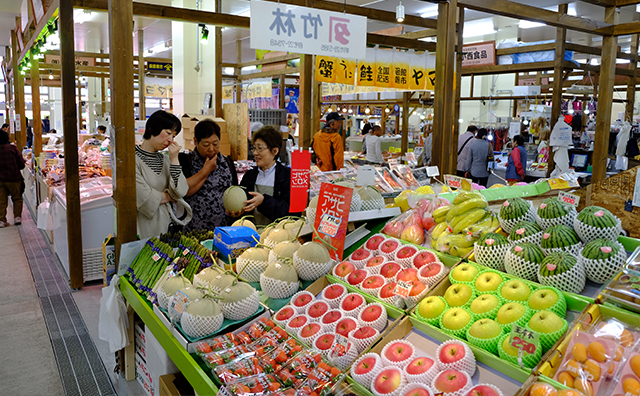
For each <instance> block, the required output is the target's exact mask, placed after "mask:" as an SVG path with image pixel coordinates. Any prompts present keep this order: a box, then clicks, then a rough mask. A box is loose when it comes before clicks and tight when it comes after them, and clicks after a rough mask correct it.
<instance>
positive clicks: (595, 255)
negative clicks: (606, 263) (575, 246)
mask: <svg viewBox="0 0 640 396" xmlns="http://www.w3.org/2000/svg"><path fill="white" fill-rule="evenodd" d="M619 251H620V245H619V244H618V243H617V242H615V241H613V240H611V239H605V238H600V239H596V240H595V241H591V242H589V243H587V244H586V245H585V247H584V249H582V257H584V258H586V259H589V260H607V259H609V258H611V257H615V256H616V254H618V252H619Z"/></svg>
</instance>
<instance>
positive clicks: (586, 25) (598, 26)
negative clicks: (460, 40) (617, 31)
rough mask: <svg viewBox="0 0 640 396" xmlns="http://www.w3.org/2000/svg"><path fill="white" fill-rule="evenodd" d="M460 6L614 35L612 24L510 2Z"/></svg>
mask: <svg viewBox="0 0 640 396" xmlns="http://www.w3.org/2000/svg"><path fill="white" fill-rule="evenodd" d="M458 4H459V5H460V6H464V7H466V8H469V9H471V10H474V11H481V12H487V13H489V14H493V15H501V16H505V17H509V18H514V19H524V20H527V21H532V22H539V23H544V24H547V25H549V26H554V27H557V28H564V29H570V30H576V31H579V32H584V33H589V34H601V35H611V34H613V26H612V24H610V23H605V22H598V21H594V20H591V19H586V18H580V17H577V16H571V15H566V14H562V13H560V12H555V11H549V10H545V9H544V8H538V7H534V6H530V5H526V4H520V3H515V2H513V1H509V0H460V1H459V2H458Z"/></svg>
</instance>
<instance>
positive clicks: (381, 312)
mask: <svg viewBox="0 0 640 396" xmlns="http://www.w3.org/2000/svg"><path fill="white" fill-rule="evenodd" d="M358 322H359V323H360V326H371V327H373V328H374V329H376V330H378V331H379V332H380V333H382V331H383V330H384V328H385V327H386V326H387V310H386V308H385V307H384V306H383V305H382V304H379V303H371V304H368V305H367V306H365V307H364V308H363V309H362V311H360V315H359V316H358Z"/></svg>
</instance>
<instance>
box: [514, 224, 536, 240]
mask: <svg viewBox="0 0 640 396" xmlns="http://www.w3.org/2000/svg"><path fill="white" fill-rule="evenodd" d="M540 231H542V229H541V228H540V226H539V225H537V224H536V223H534V222H532V221H521V222H519V223H518V224H516V226H515V227H513V229H512V230H511V233H510V234H509V239H511V240H512V241H519V240H521V239H523V238H526V237H528V236H531V235H535V234H537V233H539V232H540Z"/></svg>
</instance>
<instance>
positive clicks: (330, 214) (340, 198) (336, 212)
mask: <svg viewBox="0 0 640 396" xmlns="http://www.w3.org/2000/svg"><path fill="white" fill-rule="evenodd" d="M353 191H354V190H353V189H352V188H348V187H343V186H339V185H337V184H331V183H322V185H321V186H320V197H319V198H318V208H317V212H316V222H315V228H316V229H317V230H318V234H319V235H320V237H321V238H322V239H323V240H324V241H326V242H329V243H331V246H333V247H334V248H336V249H335V250H334V249H329V254H330V255H331V258H333V259H334V260H338V261H342V255H343V253H344V239H345V237H346V236H347V224H348V223H349V209H350V207H351V197H352V193H353ZM317 239H318V236H317V235H316V236H314V240H317ZM318 242H320V241H318Z"/></svg>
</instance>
